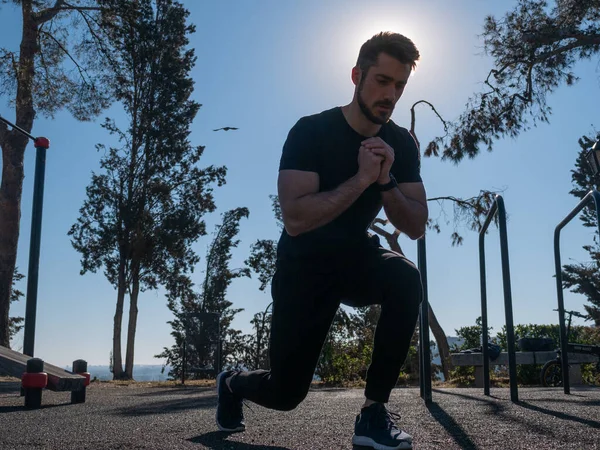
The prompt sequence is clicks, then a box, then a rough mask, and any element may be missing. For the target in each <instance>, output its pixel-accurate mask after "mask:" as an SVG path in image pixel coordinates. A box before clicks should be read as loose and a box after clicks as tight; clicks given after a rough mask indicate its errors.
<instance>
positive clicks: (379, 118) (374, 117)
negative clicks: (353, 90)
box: [356, 78, 394, 125]
mask: <svg viewBox="0 0 600 450" xmlns="http://www.w3.org/2000/svg"><path fill="white" fill-rule="evenodd" d="M363 80H364V78H363ZM363 80H361V81H360V83H359V85H358V93H357V95H356V100H357V103H358V106H359V108H360V110H361V111H362V113H363V114H364V116H365V117H366V118H367V119H368V120H369V121H371V122H373V123H374V124H376V125H385V124H386V123H388V122H389V120H390V117H391V116H392V113H393V112H394V105H392V104H391V103H389V102H376V103H374V104H373V109H374V108H375V107H377V106H386V107H388V108H390V111H389V113H379V114H375V113H374V112H373V110H372V109H370V108H369V107H368V106H367V103H366V102H365V100H364V99H363V97H362V90H363V87H364V86H363Z"/></svg>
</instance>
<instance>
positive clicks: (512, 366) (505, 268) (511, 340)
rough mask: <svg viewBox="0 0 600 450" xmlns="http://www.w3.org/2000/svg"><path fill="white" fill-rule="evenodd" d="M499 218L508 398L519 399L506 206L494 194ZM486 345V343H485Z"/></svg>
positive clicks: (515, 400) (514, 400) (498, 196)
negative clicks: (508, 384)
mask: <svg viewBox="0 0 600 450" xmlns="http://www.w3.org/2000/svg"><path fill="white" fill-rule="evenodd" d="M496 202H497V203H498V214H499V219H500V224H499V225H500V257H501V258H502V284H503V287H504V315H505V320H506V344H507V346H508V373H509V379H510V398H511V400H512V401H513V402H517V401H519V394H518V388H517V355H516V354H515V326H514V323H513V308H512V290H511V283H510V264H509V258H508V234H507V231H506V208H505V207H504V199H503V198H502V197H501V196H500V195H497V196H496ZM486 347H487V345H486Z"/></svg>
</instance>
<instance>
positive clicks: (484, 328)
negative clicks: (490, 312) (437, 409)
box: [479, 203, 496, 395]
mask: <svg viewBox="0 0 600 450" xmlns="http://www.w3.org/2000/svg"><path fill="white" fill-rule="evenodd" d="M495 209H496V203H494V204H493V205H492V210H491V211H490V213H489V214H488V218H490V220H491V217H492V216H493V214H494V212H495ZM486 223H487V220H486ZM488 226H489V224H488ZM484 227H486V228H487V226H486V225H484ZM484 238H485V232H484V233H479V284H480V287H481V349H482V353H483V394H484V395H490V360H489V357H488V347H487V345H486V344H487V336H488V320H487V285H486V276H485V245H484Z"/></svg>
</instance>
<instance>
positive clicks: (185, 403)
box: [113, 395, 217, 417]
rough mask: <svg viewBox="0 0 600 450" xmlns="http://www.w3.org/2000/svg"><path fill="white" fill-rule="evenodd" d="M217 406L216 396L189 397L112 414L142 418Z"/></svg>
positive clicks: (116, 411)
mask: <svg viewBox="0 0 600 450" xmlns="http://www.w3.org/2000/svg"><path fill="white" fill-rule="evenodd" d="M216 406H217V397H216V395H211V396H205V397H193V398H192V397H189V398H183V399H181V398H180V399H176V400H165V401H160V402H149V403H146V404H143V405H135V406H126V407H123V408H119V409H117V410H115V411H114V412H113V415H116V416H126V417H132V416H144V415H156V414H172V413H178V412H182V411H189V410H196V409H209V408H215V407H216Z"/></svg>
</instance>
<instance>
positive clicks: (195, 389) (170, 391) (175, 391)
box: [134, 386, 216, 397]
mask: <svg viewBox="0 0 600 450" xmlns="http://www.w3.org/2000/svg"><path fill="white" fill-rule="evenodd" d="M210 391H213V392H216V388H215V387H214V386H212V387H204V386H187V387H173V388H166V389H165V388H157V389H156V391H152V392H142V393H138V394H134V395H135V396H136V397H160V396H167V395H196V394H198V393H202V392H210Z"/></svg>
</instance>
